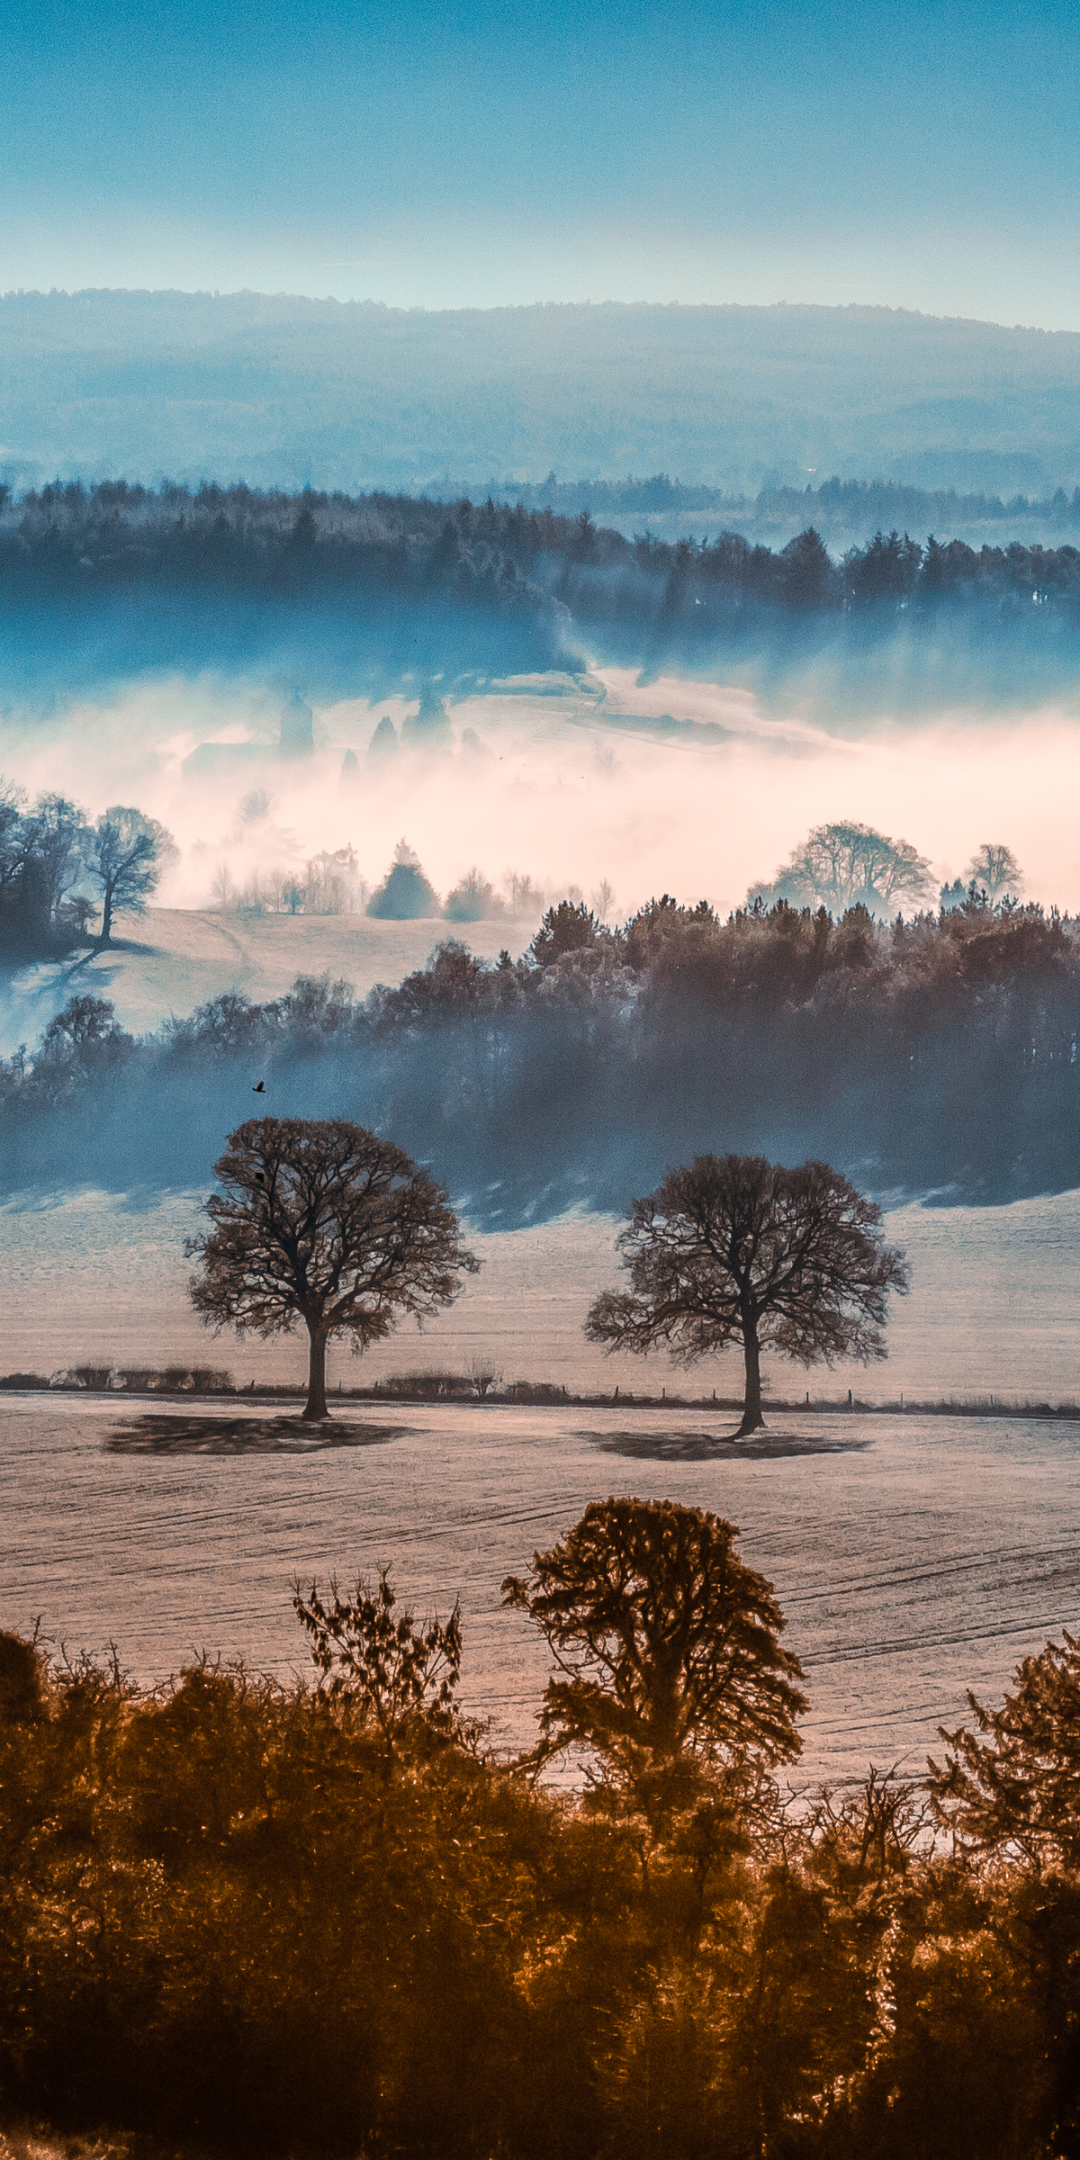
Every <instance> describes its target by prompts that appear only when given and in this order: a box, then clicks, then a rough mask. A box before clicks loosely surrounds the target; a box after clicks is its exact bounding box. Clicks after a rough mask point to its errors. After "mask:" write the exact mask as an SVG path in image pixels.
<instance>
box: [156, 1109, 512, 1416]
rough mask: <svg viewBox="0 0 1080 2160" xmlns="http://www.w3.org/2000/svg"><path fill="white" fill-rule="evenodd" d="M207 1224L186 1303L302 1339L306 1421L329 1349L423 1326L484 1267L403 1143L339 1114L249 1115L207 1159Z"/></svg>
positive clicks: (316, 1407) (243, 1325) (318, 1409)
mask: <svg viewBox="0 0 1080 2160" xmlns="http://www.w3.org/2000/svg"><path fill="white" fill-rule="evenodd" d="M214 1175H215V1177H217V1178H218V1179H219V1180H220V1182H221V1184H222V1185H223V1186H224V1188H225V1189H224V1192H223V1193H214V1194H212V1196H211V1198H210V1199H209V1200H208V1201H207V1203H206V1212H207V1214H208V1215H209V1217H210V1219H211V1222H212V1223H213V1226H214V1227H213V1229H212V1230H211V1231H210V1232H209V1233H208V1234H207V1235H205V1236H203V1237H199V1238H191V1239H189V1240H188V1241H187V1244H186V1245H185V1248H184V1249H185V1251H186V1253H187V1255H188V1257H189V1258H191V1259H196V1260H198V1262H199V1273H198V1274H196V1275H193V1276H192V1278H191V1281H190V1283H189V1286H188V1287H189V1292H190V1296H191V1300H192V1303H193V1304H194V1306H195V1309H196V1311H197V1312H199V1313H201V1315H202V1317H203V1319H204V1320H205V1321H206V1322H207V1324H208V1325H209V1326H212V1327H214V1328H215V1329H220V1328H222V1327H226V1326H231V1327H234V1328H236V1329H237V1331H238V1333H240V1334H244V1333H247V1332H252V1333H254V1334H256V1335H263V1336H268V1335H275V1334H278V1333H282V1332H284V1333H286V1334H288V1333H291V1332H292V1331H293V1329H294V1328H295V1327H296V1324H297V1321H298V1320H302V1321H303V1323H304V1326H305V1327H306V1328H307V1331H308V1336H309V1338H310V1346H311V1348H310V1362H309V1378H308V1396H307V1402H306V1405H305V1408H304V1417H305V1418H309V1419H317V1418H325V1417H327V1416H328V1415H329V1413H328V1411H327V1407H326V1345H327V1343H328V1342H329V1340H330V1338H331V1336H333V1335H342V1334H344V1335H348V1336H350V1337H351V1340H352V1346H353V1349H354V1350H357V1351H359V1350H364V1349H366V1348H367V1346H368V1344H369V1343H373V1342H379V1341H380V1340H381V1339H382V1338H383V1337H384V1336H386V1335H389V1334H390V1332H391V1330H392V1329H393V1328H394V1327H395V1325H396V1323H397V1319H398V1317H399V1315H400V1314H402V1313H412V1314H414V1315H415V1316H416V1317H417V1318H418V1319H426V1318H431V1317H432V1316H433V1315H434V1314H435V1313H436V1312H437V1311H438V1310H439V1309H440V1307H442V1306H444V1305H450V1304H452V1303H453V1301H454V1299H455V1298H456V1297H457V1295H458V1293H459V1291H460V1289H461V1287H462V1282H461V1278H462V1276H463V1275H468V1274H475V1272H476V1270H477V1269H478V1267H479V1265H480V1263H479V1261H478V1260H476V1259H474V1257H473V1255H472V1253H470V1252H468V1251H467V1250H466V1249H465V1247H464V1246H463V1245H462V1243H461V1239H460V1235H459V1230H458V1221H457V1217H456V1215H455V1214H454V1212H453V1209H452V1208H451V1207H450V1206H449V1205H448V1204H447V1199H446V1194H445V1193H444V1192H443V1190H442V1187H441V1186H439V1185H437V1184H436V1183H435V1180H434V1178H432V1177H431V1176H429V1174H428V1172H427V1171H426V1170H421V1169H418V1168H417V1165H416V1164H415V1163H414V1162H412V1161H410V1159H409V1157H408V1156H407V1155H406V1154H404V1153H403V1152H402V1150H401V1148H398V1147H394V1146H393V1144H392V1142H390V1141H388V1140H380V1139H379V1138H378V1137H377V1136H376V1134H375V1133H371V1132H367V1131H365V1129H364V1127H363V1126H362V1125H349V1124H346V1123H345V1122H344V1121H343V1120H342V1119H339V1118H334V1119H320V1120H317V1121H311V1122H308V1121H305V1120H302V1119H299V1118H252V1119H250V1120H249V1121H248V1123H247V1124H245V1125H241V1127H240V1129H239V1131H238V1132H234V1133H230V1135H229V1139H228V1143H227V1147H226V1152H225V1154H224V1155H223V1156H222V1157H221V1159H220V1161H219V1162H217V1163H215V1165H214Z"/></svg>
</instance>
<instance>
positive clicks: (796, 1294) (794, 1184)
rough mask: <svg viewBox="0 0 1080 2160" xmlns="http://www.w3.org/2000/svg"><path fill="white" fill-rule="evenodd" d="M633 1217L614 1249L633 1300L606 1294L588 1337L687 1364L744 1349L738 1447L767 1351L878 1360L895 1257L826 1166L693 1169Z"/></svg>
mask: <svg viewBox="0 0 1080 2160" xmlns="http://www.w3.org/2000/svg"><path fill="white" fill-rule="evenodd" d="M628 1216H629V1221H628V1226H627V1228H626V1229H625V1230H624V1231H623V1232H622V1233H621V1235H620V1237H619V1239H618V1243H619V1245H620V1247H621V1248H622V1251H623V1254H624V1256H625V1265H626V1267H627V1268H628V1269H629V1271H630V1280H631V1283H632V1286H633V1287H632V1289H630V1290H628V1291H613V1290H608V1291H605V1293H604V1295H603V1296H602V1297H600V1298H598V1299H597V1301H596V1303H595V1305H594V1306H593V1307H592V1310H591V1311H590V1313H589V1316H588V1319H587V1321H586V1323H585V1333H586V1335H587V1336H588V1338H589V1340H590V1342H597V1343H602V1344H603V1345H604V1347H605V1349H607V1350H636V1351H641V1352H647V1351H649V1350H654V1349H657V1348H663V1349H666V1350H668V1351H669V1352H670V1354H671V1355H672V1356H673V1357H674V1358H676V1359H677V1360H678V1361H679V1362H680V1363H683V1364H690V1363H692V1362H693V1361H695V1360H696V1359H697V1358H702V1357H709V1356H712V1355H715V1353H716V1352H717V1351H719V1350H723V1349H725V1348H726V1347H727V1345H728V1344H729V1343H731V1342H741V1344H742V1346H743V1357H744V1361H745V1368H746V1393H745V1398H744V1403H743V1415H742V1423H741V1424H740V1426H739V1430H738V1435H737V1437H738V1438H740V1439H741V1438H745V1436H746V1435H747V1434H748V1433H752V1432H755V1431H756V1430H757V1429H758V1427H759V1426H761V1425H763V1424H764V1419H763V1417H762V1414H761V1351H762V1348H764V1347H766V1346H771V1347H772V1348H775V1349H777V1350H779V1351H780V1352H781V1354H782V1355H783V1356H784V1357H790V1358H796V1359H798V1360H799V1361H800V1363H802V1364H804V1365H813V1364H819V1363H824V1364H832V1363H833V1361H834V1359H836V1358H859V1359H861V1360H862V1361H863V1362H866V1361H867V1360H869V1359H871V1358H879V1357H884V1355H885V1344H884V1340H883V1337H882V1332H881V1331H882V1328H883V1326H884V1323H885V1319H886V1311H887V1305H888V1294H889V1291H890V1290H898V1291H901V1292H903V1291H905V1290H906V1289H907V1285H908V1277H907V1269H906V1267H905V1265H904V1259H903V1255H902V1254H901V1253H899V1252H897V1251H895V1250H894V1249H893V1248H892V1247H891V1246H888V1245H885V1244H883V1242H882V1238H881V1232H880V1227H879V1226H880V1223H881V1209H880V1208H879V1207H878V1206H876V1204H875V1203H874V1201H872V1200H865V1199H864V1198H863V1197H862V1194H861V1193H858V1192H856V1190H855V1187H854V1186H853V1185H849V1184H848V1181H847V1179H846V1178H845V1177H841V1176H840V1174H839V1172H838V1171H836V1170H830V1169H829V1167H828V1165H827V1164H826V1163H819V1162H808V1163H803V1164H802V1165H801V1167H800V1168H799V1169H797V1170H785V1169H783V1168H781V1167H780V1166H779V1165H777V1164H773V1163H770V1162H766V1160H765V1158H764V1156H762V1155H724V1156H722V1157H718V1156H716V1155H698V1156H696V1157H695V1159H694V1161H693V1163H692V1164H691V1165H690V1166H689V1168H688V1169H684V1170H670V1171H669V1172H668V1175H667V1176H666V1178H665V1179H664V1181H663V1184H662V1185H660V1186H659V1187H658V1189H657V1191H656V1192H654V1193H651V1194H650V1195H649V1196H648V1198H647V1199H644V1200H634V1201H632V1202H631V1204H630V1207H629V1210H628Z"/></svg>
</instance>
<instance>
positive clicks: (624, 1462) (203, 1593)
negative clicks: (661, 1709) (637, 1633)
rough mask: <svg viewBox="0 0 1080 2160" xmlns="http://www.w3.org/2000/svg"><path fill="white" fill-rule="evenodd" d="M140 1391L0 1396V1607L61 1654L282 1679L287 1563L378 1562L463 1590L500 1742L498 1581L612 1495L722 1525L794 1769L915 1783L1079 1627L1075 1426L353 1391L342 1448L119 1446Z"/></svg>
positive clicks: (509, 1685) (538, 1648)
mask: <svg viewBox="0 0 1080 2160" xmlns="http://www.w3.org/2000/svg"><path fill="white" fill-rule="evenodd" d="M149 1407H150V1406H149V1405H147V1404H145V1403H142V1404H139V1403H136V1402H129V1403H126V1404H125V1403H124V1402H122V1401H119V1402H118V1401H117V1400H115V1398H114V1399H113V1400H108V1399H102V1398H100V1397H99V1398H97V1399H95V1400H93V1401H86V1400H82V1401H79V1400H77V1399H73V1398H72V1397H70V1396H68V1397H60V1398H57V1397H53V1398H49V1399H46V1400H44V1401H43V1400H42V1399H41V1398H40V1397H38V1398H36V1399H35V1398H30V1397H14V1398H9V1399H8V1400H7V1401H6V1402H5V1404H4V1408H3V1441H2V1449H0V1513H2V1516H3V1520H4V1524H5V1530H6V1536H5V1540H4V1557H3V1560H2V1561H0V1621H2V1623H3V1624H5V1625H7V1626H17V1627H20V1628H24V1627H26V1626H27V1625H28V1624H29V1623H30V1621H31V1620H32V1618H33V1617H34V1616H35V1615H37V1614H39V1613H40V1614H41V1615H42V1619H43V1625H44V1628H45V1631H46V1633H47V1634H48V1635H49V1636H50V1637H51V1638H52V1639H53V1640H59V1639H62V1640H63V1641H65V1642H66V1643H67V1645H68V1647H69V1648H70V1649H72V1650H75V1649H77V1648H80V1647H83V1646H87V1647H91V1648H94V1649H100V1648H102V1647H103V1646H104V1645H105V1644H106V1643H107V1642H108V1641H109V1640H110V1639H112V1640H114V1641H115V1642H116V1644H117V1647H118V1649H119V1652H120V1655H121V1658H122V1660H123V1662H124V1663H125V1664H126V1665H127V1666H128V1667H129V1668H131V1669H132V1670H134V1671H135V1672H136V1673H137V1674H139V1675H140V1676H141V1677H143V1678H152V1677H155V1676H158V1675H162V1674H165V1673H167V1672H169V1671H170V1670H173V1669H175V1668H176V1667H177V1666H178V1665H179V1664H180V1663H181V1662H183V1660H184V1659H185V1658H187V1657H190V1656H191V1655H192V1653H193V1652H195V1651H197V1650H199V1649H203V1648H205V1649H207V1650H210V1651H219V1652H221V1653H222V1654H223V1655H225V1656H227V1657H244V1658H246V1659H248V1660H249V1661H250V1662H251V1663H253V1664H255V1665H258V1666H263V1667H266V1666H273V1667H275V1668H276V1669H278V1670H279V1671H283V1672H284V1671H288V1670H290V1669H292V1668H294V1667H300V1668H302V1667H303V1665H304V1655H305V1654H304V1648H303V1642H302V1639H301V1636H300V1631H299V1629H298V1627H297V1625H296V1623H295V1621H294V1619H293V1616H292V1612H291V1610H290V1605H289V1589H290V1582H291V1579H292V1577H293V1575H294V1573H298V1574H300V1575H301V1576H309V1575H310V1574H311V1573H312V1572H313V1571H317V1572H318V1573H320V1574H322V1575H324V1576H325V1574H326V1573H327V1572H328V1571H329V1570H330V1569H336V1570H337V1571H338V1572H339V1574H340V1575H341V1576H342V1577H347V1576H348V1575H350V1574H351V1573H352V1572H354V1571H355V1570H356V1568H357V1567H362V1568H363V1569H365V1570H373V1569H374V1568H375V1566H376V1565H377V1564H379V1563H381V1562H389V1563H390V1564H391V1565H392V1567H393V1571H394V1579H395V1582H396V1584H397V1585H398V1588H399V1591H400V1592H401V1594H402V1595H407V1596H408V1597H409V1598H410V1599H411V1600H412V1601H414V1602H415V1604H416V1605H417V1606H419V1607H420V1608H421V1609H428V1608H429V1607H431V1606H435V1607H437V1608H438V1609H439V1610H441V1611H443V1612H445V1611H446V1610H447V1608H448V1607H449V1605H450V1604H451V1602H452V1601H453V1599H454V1597H455V1596H458V1595H460V1597H461V1601H462V1607H463V1614H464V1634H465V1659H464V1668H463V1689H462V1693H463V1699H464V1701H465V1704H466V1706H467V1707H468V1708H469V1709H470V1710H471V1711H473V1712H476V1713H478V1714H480V1715H482V1716H485V1717H487V1718H489V1719H490V1720H491V1721H492V1733H493V1738H494V1739H495V1740H497V1741H499V1742H502V1743H516V1742H524V1741H526V1740H528V1738H529V1737H530V1735H531V1732H532V1729H533V1725H532V1721H533V1716H534V1713H535V1709H536V1706H537V1704H538V1701H539V1697H540V1693H541V1690H542V1687H543V1683H544V1678H545V1675H546V1670H547V1667H546V1662H545V1656H544V1652H543V1648H542V1645H541V1643H540V1641H539V1638H536V1639H534V1638H533V1634H532V1631H531V1630H530V1628H529V1626H528V1624H527V1623H526V1622H524V1621H523V1620H522V1619H521V1618H520V1617H519V1616H517V1615H511V1614H508V1613H504V1612H503V1611H502V1610H501V1609H500V1605H499V1586H500V1583H501V1580H502V1577H503V1576H504V1575H505V1574H506V1573H507V1572H509V1571H511V1570H513V1571H518V1570H521V1569H522V1568H523V1567H524V1566H525V1565H526V1564H527V1562H528V1559H529V1556H530V1555H531V1553H532V1552H533V1551H534V1550H535V1549H536V1548H537V1547H538V1546H542V1545H546V1544H548V1543H550V1542H552V1541H553V1540H554V1539H556V1538H557V1537H559V1536H560V1535H561V1534H562V1533H563V1532H564V1531H565V1530H567V1529H568V1528H569V1526H570V1525H571V1523H573V1522H574V1521H575V1519H576V1518H577V1516H578V1515H579V1514H580V1512H581V1510H582V1509H583V1508H584V1506H585V1505H586V1504H587V1502H588V1501H589V1500H590V1499H593V1498H595V1497H597V1496H598V1495H603V1494H606V1493H609V1492H612V1493H626V1492H632V1493H637V1494H640V1495H642V1496H645V1497H660V1496H665V1495H666V1496H670V1497H671V1498H673V1499H676V1500H680V1501H683V1502H686V1503H689V1504H692V1505H695V1506H707V1507H711V1508H713V1509H715V1510H716V1511H717V1512H719V1513H720V1514H722V1515H726V1516H728V1517H729V1518H731V1519H732V1520H734V1521H735V1522H736V1523H738V1524H739V1525H740V1526H741V1530H742V1540H741V1546H742V1551H743V1553H744V1554H745V1556H746V1558H747V1559H748V1560H749V1561H750V1562H751V1563H752V1564H753V1565H754V1566H755V1567H758V1568H760V1569H762V1570H763V1571H764V1573H765V1574H767V1575H768V1576H770V1577H771V1578H772V1580H773V1582H774V1583H775V1585H776V1589H777V1592H778V1595H779V1598H780V1601H781V1604H782V1606H783V1609H784V1611H785V1612H786V1614H787V1616H788V1621H789V1628H788V1636H787V1640H788V1643H789V1645H790V1647H791V1648H793V1649H794V1650H795V1651H796V1652H797V1654H798V1655H799V1656H800V1657H801V1659H802V1661H803V1663H804V1666H805V1668H806V1678H807V1692H808V1693H809V1695H810V1698H811V1710H810V1714H809V1716H808V1718H807V1719H806V1721H805V1727H804V1756H803V1760H802V1763H801V1764H800V1765H799V1766H798V1770H797V1773H796V1781H797V1782H802V1781H804V1780H809V1781H811V1782H817V1781H819V1780H821V1779H824V1778H829V1779H831V1780H833V1781H840V1780H843V1779H847V1778H852V1777H858V1776H860V1775H861V1774H862V1773H863V1772H864V1771H865V1768H866V1766H867V1764H868V1762H870V1761H873V1762H875V1763H877V1764H878V1765H879V1766H880V1767H888V1766H891V1765H892V1764H893V1763H894V1762H896V1761H900V1762H901V1763H902V1764H903V1766H904V1767H905V1768H906V1769H907V1770H908V1771H909V1772H911V1773H913V1774H916V1773H918V1772H919V1770H920V1769H921V1767H922V1764H923V1761H924V1758H925V1754H926V1751H927V1749H928V1747H931V1746H932V1745H933V1744H934V1739H935V1731H936V1727H937V1724H938V1723H939V1721H942V1720H944V1721H945V1722H950V1721H953V1720H956V1719H959V1718H960V1717H962V1716H963V1715H964V1711H965V1703H964V1689H965V1687H967V1686H972V1687H974V1688H975V1690H976V1692H977V1693H980V1694H981V1695H983V1696H984V1697H986V1698H989V1699H990V1700H995V1699H996V1698H997V1697H999V1696H1000V1693H1001V1690H1002V1688H1003V1687H1004V1685H1005V1684H1006V1683H1007V1681H1008V1678H1009V1675H1010V1673H1011V1671H1012V1669H1013V1667H1014V1665H1015V1663H1016V1661H1017V1659H1018V1658H1019V1657H1020V1656H1022V1655H1023V1654H1025V1653H1026V1652H1027V1651H1029V1650H1034V1649H1037V1648H1039V1647H1040V1646H1041V1644H1042V1642H1043V1641H1044V1640H1045V1638H1046V1636H1047V1635H1048V1634H1052V1633H1059V1632H1060V1629H1061V1627H1062V1625H1063V1624H1065V1625H1067V1626H1068V1625H1072V1626H1075V1625H1076V1623H1077V1620H1078V1619H1080V1425H1054V1426H1049V1425H1046V1424H1040V1423H1038V1422H1036V1421H1032V1420H1024V1419H1021V1418H1017V1419H1010V1420H1002V1421H997V1420H991V1419H970V1420H969V1419H959V1418H956V1419H953V1418H920V1417H917V1416H911V1417H903V1418H901V1417H898V1416H889V1415H881V1416H877V1417H869V1416H859V1415H857V1414H856V1415H853V1416H845V1415H838V1414H833V1415H824V1414H819V1415H815V1416H809V1417H807V1416H804V1417H803V1418H801V1419H800V1418H797V1417H785V1418H779V1417H777V1418H776V1419H774V1420H773V1426H774V1430H773V1432H772V1434H771V1435H770V1445H771V1446H772V1447H773V1448H775V1449H776V1450H777V1452H776V1453H775V1454H773V1455H771V1456H768V1457H761V1456H749V1455H748V1456H747V1457H746V1458H744V1459H739V1460H731V1459H723V1458H721V1459H717V1457H716V1455H715V1453H714V1452H713V1450H712V1447H711V1442H712V1438H713V1436H714V1435H715V1434H716V1433H717V1432H718V1431H719V1430H722V1429H723V1421H718V1420H716V1419H714V1418H711V1417H703V1416H701V1415H700V1414H693V1415H687V1414H685V1413H684V1414H679V1413H677V1412H676V1413H672V1414H670V1415H669V1416H666V1417H664V1416H658V1415H657V1413H656V1412H655V1411H654V1412H651V1413H649V1412H644V1411H640V1412H634V1411H630V1412H627V1411H622V1412H620V1411H618V1410H617V1409H613V1410H608V1409H602V1410H569V1411H553V1410H525V1409H522V1410H512V1409H498V1408H493V1409H486V1410H478V1409H477V1410H468V1409H465V1410H460V1409H451V1408H446V1409H432V1410H428V1409H421V1410H417V1411H416V1412H415V1413H413V1412H410V1411H409V1410H395V1411H393V1412H390V1411H389V1409H388V1412H387V1413H385V1414H383V1415H379V1414H377V1413H373V1412H371V1411H370V1410H368V1409H367V1407H366V1406H365V1407H364V1408H363V1410H361V1411H359V1413H358V1415H359V1416H360V1417H362V1418H363V1419H365V1420H367V1421H368V1422H369V1431H368V1433H367V1435H366V1436H365V1437H364V1438H363V1439H362V1440H361V1442H360V1443H359V1444H356V1445H352V1446H346V1445H335V1446H333V1447H328V1448H320V1449H318V1450H317V1451H316V1452H313V1453H299V1452H295V1451H292V1450H288V1449H286V1450H280V1451H278V1452H272V1453H267V1452H262V1451H260V1450H259V1448H258V1444H257V1434H258V1427H259V1423H260V1417H259V1415H258V1414H257V1413H255V1412H254V1411H252V1412H250V1413H248V1420H249V1423H250V1430H251V1435H252V1441H253V1443H255V1446H254V1447H253V1450H252V1451H251V1452H248V1451H246V1450H245V1449H244V1448H243V1447H241V1448H240V1449H239V1450H238V1451H237V1452H234V1453H230V1454H228V1455H224V1456H223V1455H219V1454H213V1453H203V1452H200V1453H192V1452H188V1451H187V1450H188V1449H189V1448H190V1445H191V1443H190V1442H186V1441H185V1440H184V1438H183V1424H184V1416H185V1413H184V1412H183V1411H182V1410H177V1411H174V1412H173V1413H172V1414H171V1424H172V1428H173V1431H174V1432H175V1435H176V1441H175V1444H174V1446H172V1447H169V1446H168V1445H165V1446H162V1444H161V1443H160V1441H156V1442H155V1443H154V1444H153V1445H154V1450H155V1451H154V1452H150V1453H147V1452H139V1451H136V1452H131V1451H130V1450H131V1448H132V1444H133V1442H134V1444H135V1447H136V1449H137V1450H138V1448H139V1447H140V1445H145V1444H146V1443H140V1440H139V1434H138V1430H137V1420H138V1419H139V1417H140V1415H145V1414H146V1411H147V1409H148V1408H149ZM201 1407H202V1408H203V1409H205V1410H209V1408H210V1406H209V1405H208V1404H207V1405H203V1406H201ZM229 1414H230V1415H232V1414H233V1413H232V1406H229ZM158 1415H160V1409H159V1411H158ZM262 1418H263V1419H265V1412H263V1413H262ZM732 1422H733V1421H732V1420H730V1419H728V1420H727V1423H728V1425H729V1427H730V1424H731V1423H732ZM380 1426H382V1427H383V1428H384V1429H383V1431H382V1432H380V1431H379V1430H378V1428H379V1427H380ZM370 1428H374V1429H370ZM402 1428H404V1429H402ZM807 1446H809V1447H811V1448H813V1449H814V1450H817V1451H821V1450H834V1451H835V1452H813V1453H805V1452H799V1450H800V1449H804V1448H806V1447H807Z"/></svg>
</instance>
